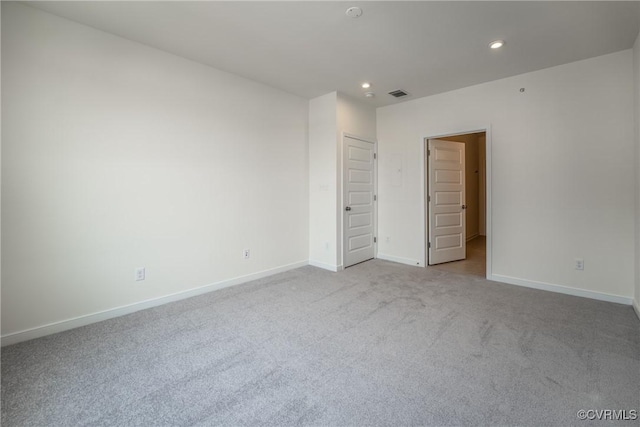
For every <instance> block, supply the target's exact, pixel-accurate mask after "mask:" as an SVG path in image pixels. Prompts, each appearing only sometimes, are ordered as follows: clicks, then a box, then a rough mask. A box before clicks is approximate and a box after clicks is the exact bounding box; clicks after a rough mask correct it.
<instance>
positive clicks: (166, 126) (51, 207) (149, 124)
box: [2, 3, 309, 343]
mask: <svg viewBox="0 0 640 427" xmlns="http://www.w3.org/2000/svg"><path fill="white" fill-rule="evenodd" d="M2 89H3V94H2V95H3V96H2V119H3V120H2V121H3V125H4V126H3V128H2V140H3V147H2V148H3V153H2V154H3V155H2V206H3V212H2V213H3V216H2V247H3V252H2V265H3V269H2V333H3V335H7V334H12V333H15V332H18V331H24V330H27V329H30V328H37V327H39V326H42V325H46V324H49V323H55V322H59V321H64V320H66V319H70V318H75V317H77V316H84V315H88V314H91V313H95V312H99V311H102V310H110V309H113V308H115V307H121V306H125V305H128V304H134V303H137V302H140V301H144V300H148V299H152V298H157V297H162V296H166V295H170V294H174V293H179V292H183V291H187V290H190V289H194V288H197V287H200V286H203V285H207V284H211V283H216V282H221V281H225V280H229V279H233V278H239V277H240V278H241V277H243V276H246V275H251V274H254V273H258V272H264V271H265V270H267V271H274V270H272V269H280V268H289V267H291V266H296V265H301V263H303V264H306V262H307V260H308V258H309V252H308V250H309V242H308V218H309V212H308V210H309V197H308V167H307V162H308V158H307V157H308V144H307V123H308V101H307V100H304V99H301V98H298V97H295V96H292V95H290V94H287V93H284V92H281V91H278V90H275V89H272V88H269V87H266V86H264V85H261V84H258V83H255V82H251V81H248V80H245V79H242V78H239V77H236V76H233V75H230V74H227V73H223V72H220V71H217V70H214V69H212V68H209V67H206V66H203V65H199V64H197V63H194V62H191V61H188V60H185V59H182V58H179V57H176V56H173V55H170V54H167V53H164V52H161V51H158V50H155V49H152V48H149V47H146V46H144V45H141V44H137V43H133V42H130V41H127V40H125V39H122V38H118V37H115V36H112V35H109V34H106V33H102V32H99V31H96V30H94V29H91V28H89V27H85V26H82V25H78V24H75V23H72V22H70V21H67V20H64V19H61V18H58V17H55V16H53V15H49V14H46V13H44V12H41V11H37V10H34V9H31V8H29V7H27V6H23V5H18V4H11V3H3V4H2ZM244 248H250V249H251V258H250V259H249V260H243V259H242V256H241V254H242V250H243V249H244ZM141 266H144V267H146V271H147V279H146V280H145V281H143V282H135V281H134V280H133V279H134V269H135V268H136V267H141ZM252 277H254V276H252ZM3 343H4V340H3Z"/></svg>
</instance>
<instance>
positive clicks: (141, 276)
mask: <svg viewBox="0 0 640 427" xmlns="http://www.w3.org/2000/svg"><path fill="white" fill-rule="evenodd" d="M144 276H145V271H144V267H140V268H136V282H139V281H141V280H144Z"/></svg>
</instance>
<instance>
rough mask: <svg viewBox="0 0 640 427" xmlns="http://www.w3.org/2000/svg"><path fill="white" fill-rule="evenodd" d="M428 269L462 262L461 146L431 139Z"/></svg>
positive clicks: (462, 196)
mask: <svg viewBox="0 0 640 427" xmlns="http://www.w3.org/2000/svg"><path fill="white" fill-rule="evenodd" d="M428 150H429V151H428V153H429V154H428V160H427V167H428V169H429V178H428V179H429V182H428V195H429V197H428V202H427V204H428V212H429V244H428V246H429V247H428V253H429V265H433V264H440V263H443V262H449V261H457V260H460V259H465V258H466V255H465V252H466V236H465V220H466V216H465V208H466V206H465V203H464V200H465V193H464V190H465V189H464V178H465V177H464V171H465V169H464V144H463V143H460V142H452V141H442V140H437V139H430V140H429V142H428Z"/></svg>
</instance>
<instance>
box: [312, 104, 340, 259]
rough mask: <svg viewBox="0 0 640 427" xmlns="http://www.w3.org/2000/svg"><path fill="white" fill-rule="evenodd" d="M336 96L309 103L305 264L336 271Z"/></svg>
mask: <svg viewBox="0 0 640 427" xmlns="http://www.w3.org/2000/svg"><path fill="white" fill-rule="evenodd" d="M336 108H337V93H336V92H332V93H328V94H326V95H323V96H320V97H318V98H314V99H312V100H311V101H309V262H310V263H311V264H312V265H315V266H318V267H322V268H326V269H329V270H334V271H335V270H337V268H338V264H339V262H338V242H339V241H338V236H337V234H336V230H337V227H338V222H337V219H336V210H337V206H338V205H337V204H336V203H337V199H336V189H337V188H338V179H337V176H336V170H337V169H338V157H337V151H336V128H337V114H336Z"/></svg>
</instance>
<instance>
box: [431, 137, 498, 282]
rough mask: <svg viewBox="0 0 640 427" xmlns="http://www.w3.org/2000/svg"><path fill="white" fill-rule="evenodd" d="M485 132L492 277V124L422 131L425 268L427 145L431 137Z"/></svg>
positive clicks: (488, 265) (488, 272) (488, 253)
mask: <svg viewBox="0 0 640 427" xmlns="http://www.w3.org/2000/svg"><path fill="white" fill-rule="evenodd" d="M479 132H484V133H485V198H486V202H485V227H486V229H485V231H486V235H487V236H486V278H487V279H491V277H492V272H491V271H492V268H491V265H492V264H491V260H492V258H493V257H492V247H493V238H492V233H493V227H492V226H491V221H492V217H491V204H492V203H491V152H492V150H491V139H492V135H491V125H479V126H470V127H463V126H460V127H453V128H448V129H435V130H432V129H429V130H426V131H423V132H422V138H421V140H420V148H421V150H422V161H421V162H420V168H421V176H422V180H421V182H420V185H421V187H422V191H421V192H420V193H421V198H422V203H421V204H420V210H421V212H420V214H421V215H422V225H421V226H422V230H421V235H422V239H423V240H422V265H424V266H425V268H429V264H428V258H427V257H428V252H427V244H428V242H429V236H428V233H429V231H428V230H429V228H428V221H429V212H428V211H427V195H428V194H427V193H428V191H429V187H428V186H427V180H428V179H429V176H428V173H429V171H428V169H427V164H428V163H427V162H428V161H429V159H428V158H427V149H428V148H427V147H428V145H429V140H430V139H438V138H446V137H449V136H457V135H465V134H468V133H479Z"/></svg>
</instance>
